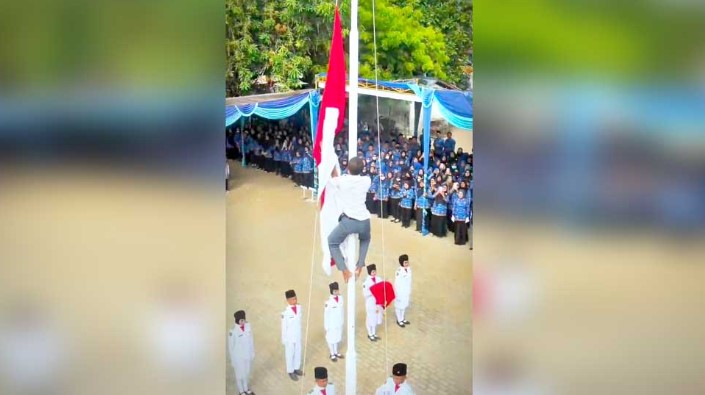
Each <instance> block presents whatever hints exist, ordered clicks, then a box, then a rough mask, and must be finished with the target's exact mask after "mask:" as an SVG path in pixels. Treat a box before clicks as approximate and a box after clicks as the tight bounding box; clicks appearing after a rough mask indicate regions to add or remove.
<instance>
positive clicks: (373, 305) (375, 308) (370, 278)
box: [362, 264, 383, 342]
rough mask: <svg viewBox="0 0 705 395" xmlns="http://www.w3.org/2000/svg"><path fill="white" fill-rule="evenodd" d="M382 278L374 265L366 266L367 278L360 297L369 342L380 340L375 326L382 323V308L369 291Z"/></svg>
mask: <svg viewBox="0 0 705 395" xmlns="http://www.w3.org/2000/svg"><path fill="white" fill-rule="evenodd" d="M382 281H383V280H382V278H381V277H378V276H377V266H376V265H375V264H371V265H367V278H366V279H365V282H363V283H362V295H363V296H364V298H365V311H366V312H367V320H366V322H365V323H366V327H367V338H368V339H370V341H373V342H374V341H377V340H380V339H381V338H380V337H377V325H380V324H381V323H382V306H380V305H378V304H377V300H376V299H375V297H374V295H372V292H371V291H370V288H371V287H372V286H373V285H375V284H377V283H380V282H382Z"/></svg>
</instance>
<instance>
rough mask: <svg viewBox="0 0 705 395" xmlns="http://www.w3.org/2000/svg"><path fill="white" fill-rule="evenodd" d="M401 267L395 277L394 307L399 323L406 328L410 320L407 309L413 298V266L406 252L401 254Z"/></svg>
mask: <svg viewBox="0 0 705 395" xmlns="http://www.w3.org/2000/svg"><path fill="white" fill-rule="evenodd" d="M399 265H400V266H401V267H400V268H398V269H397V273H396V277H395V279H394V295H395V298H394V308H395V310H396V313H397V325H399V326H400V327H402V328H404V327H405V326H406V325H409V324H410V322H409V321H407V320H406V315H405V314H406V309H407V308H408V307H409V301H410V300H411V267H409V266H410V264H409V256H408V255H406V254H404V255H401V256H399Z"/></svg>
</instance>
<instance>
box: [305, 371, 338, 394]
mask: <svg viewBox="0 0 705 395" xmlns="http://www.w3.org/2000/svg"><path fill="white" fill-rule="evenodd" d="M313 375H314V378H315V379H316V386H315V387H314V388H313V389H312V390H311V391H309V392H308V395H335V387H334V386H333V383H330V382H328V369H326V368H323V367H320V366H319V367H317V368H315V369H314V370H313Z"/></svg>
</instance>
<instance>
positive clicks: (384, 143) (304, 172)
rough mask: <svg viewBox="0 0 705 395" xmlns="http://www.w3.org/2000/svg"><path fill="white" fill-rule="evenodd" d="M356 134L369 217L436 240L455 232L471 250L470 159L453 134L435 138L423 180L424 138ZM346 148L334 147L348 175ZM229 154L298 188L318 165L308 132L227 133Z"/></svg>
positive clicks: (364, 128) (259, 128) (266, 127)
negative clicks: (366, 180) (365, 178)
mask: <svg viewBox="0 0 705 395" xmlns="http://www.w3.org/2000/svg"><path fill="white" fill-rule="evenodd" d="M358 129H359V132H358V144H357V146H358V152H357V156H358V157H360V158H362V159H364V161H365V168H364V169H363V175H366V176H369V177H370V178H371V179H372V184H371V186H370V190H369V191H368V193H367V208H368V210H369V211H370V212H371V213H374V214H376V215H378V216H379V217H380V218H384V219H390V220H391V221H392V222H394V223H401V226H403V227H405V228H409V227H411V221H415V223H416V230H417V231H419V232H421V231H422V229H428V230H429V231H430V232H431V233H432V234H433V235H435V236H437V237H445V236H446V235H447V233H448V231H451V232H453V233H454V234H455V244H458V245H464V244H466V243H467V242H468V241H469V240H470V238H469V236H468V233H469V232H468V228H469V227H470V226H471V224H472V200H473V199H472V198H473V184H474V182H473V178H472V166H473V156H472V153H467V152H464V151H463V149H462V148H458V149H456V147H455V145H456V142H455V140H454V139H453V137H452V133H450V132H448V133H447V134H446V136H445V138H444V137H443V136H442V135H441V133H440V131H436V132H435V137H434V138H433V143H432V144H431V152H430V157H431V160H430V163H429V169H428V172H427V173H424V169H423V167H424V165H423V164H424V160H423V147H422V146H421V145H420V144H419V141H423V139H422V137H420V138H418V139H417V138H415V137H409V138H405V137H404V136H403V135H401V134H398V135H385V136H383V137H382V136H378V134H377V133H373V131H372V130H371V128H369V127H368V125H367V124H364V123H362V124H360V127H359V128H358ZM346 140H347V133H345V132H343V133H340V135H339V136H338V137H336V140H335V152H336V154H337V155H338V157H339V161H340V167H341V170H342V171H343V172H345V169H346V168H347V158H348V156H349V155H348V151H347V149H348V143H347V141H346ZM226 146H227V157H228V159H235V160H241V159H242V156H243V155H244V156H245V161H246V164H249V165H250V166H253V167H256V168H259V169H262V170H264V171H267V172H270V173H275V174H277V175H280V176H282V177H284V178H290V179H292V180H293V181H294V183H295V185H297V186H302V187H305V188H310V189H312V188H313V187H314V168H315V163H314V160H313V157H312V156H311V152H312V141H311V133H310V131H309V129H308V128H306V127H296V126H294V125H291V124H286V123H260V124H258V125H256V126H255V127H250V128H244V130H240V129H239V128H236V129H235V130H230V129H229V130H228V131H227V135H226ZM471 248H472V243H471Z"/></svg>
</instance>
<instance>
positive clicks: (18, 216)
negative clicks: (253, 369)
mask: <svg viewBox="0 0 705 395" xmlns="http://www.w3.org/2000/svg"><path fill="white" fill-rule="evenodd" d="M223 18H224V4H223V2H222V1H212V0H198V1H196V0H175V1H160V0H148V1H140V2H134V1H115V0H109V1H86V0H76V1H67V2H54V1H46V0H30V1H27V2H10V1H6V2H2V3H1V4H0V393H2V394H39V393H41V394H122V395H124V394H162V393H163V394H167V393H168V394H216V393H224V391H225V377H224V373H223V372H225V369H224V363H225V352H224V350H225V342H224V340H225V339H224V337H223V336H222V328H223V325H224V322H223V317H224V315H223V311H224V308H225V289H224V278H225V272H224V271H225V269H224V267H225V248H224V244H225V205H224V197H225V195H224V189H223V176H224V174H223V168H224V161H225V157H224V144H223V138H222V137H223V119H224V108H223V103H224V101H223V99H224V55H223V30H222V26H223Z"/></svg>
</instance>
